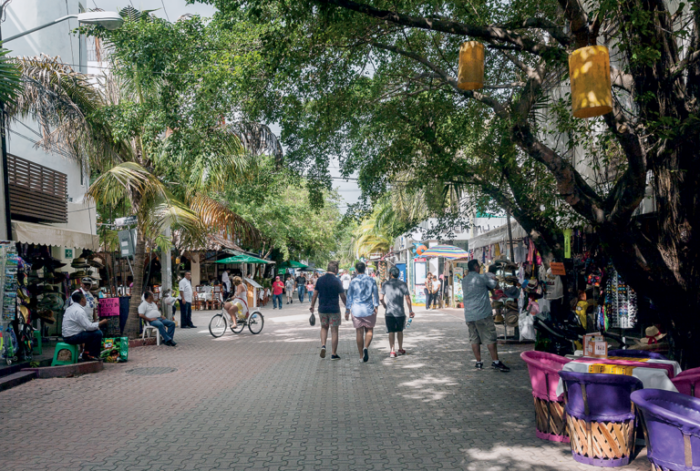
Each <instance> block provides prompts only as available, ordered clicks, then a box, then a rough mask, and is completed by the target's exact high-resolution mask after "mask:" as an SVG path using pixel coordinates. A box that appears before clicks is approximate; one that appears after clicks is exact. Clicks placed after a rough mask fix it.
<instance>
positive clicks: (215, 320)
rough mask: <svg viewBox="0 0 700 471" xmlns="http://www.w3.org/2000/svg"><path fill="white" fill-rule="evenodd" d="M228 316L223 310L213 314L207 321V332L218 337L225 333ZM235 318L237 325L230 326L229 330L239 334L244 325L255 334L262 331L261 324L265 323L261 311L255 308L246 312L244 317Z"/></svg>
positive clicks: (227, 326)
mask: <svg viewBox="0 0 700 471" xmlns="http://www.w3.org/2000/svg"><path fill="white" fill-rule="evenodd" d="M228 318H229V315H228V313H226V312H224V311H223V310H222V311H221V312H220V313H218V314H214V316H213V317H212V318H211V320H210V321H209V333H210V334H211V336H212V337H214V338H215V339H218V338H219V337H221V336H222V335H224V334H225V333H226V331H227V330H228V328H229V325H228V324H229V320H228ZM236 320H237V321H238V325H237V326H236V327H235V328H234V327H233V326H231V332H233V333H234V334H240V333H241V332H243V329H245V327H246V326H248V330H250V333H251V334H253V335H257V334H259V333H260V332H262V329H263V326H264V325H265V318H264V317H263V315H262V313H261V312H260V311H259V310H257V309H256V310H254V311H252V312H251V311H248V312H247V313H246V316H245V318H240V317H239V318H238V319H236Z"/></svg>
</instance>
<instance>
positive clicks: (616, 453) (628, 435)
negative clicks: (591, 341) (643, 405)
mask: <svg viewBox="0 0 700 471" xmlns="http://www.w3.org/2000/svg"><path fill="white" fill-rule="evenodd" d="M559 375H560V376H561V378H562V380H564V386H565V390H566V416H567V424H568V426H569V437H570V438H571V453H572V454H573V456H574V460H576V461H578V462H579V463H585V464H589V465H593V466H605V467H614V466H625V465H627V464H628V463H629V462H630V457H631V456H632V453H633V452H634V444H635V431H636V421H635V413H634V406H633V405H632V402H631V400H630V395H631V394H632V392H634V391H636V390H638V389H642V387H643V386H642V382H641V381H640V380H639V379H638V378H635V377H633V376H624V375H611V374H593V373H575V372H573V371H562V372H561V373H559Z"/></svg>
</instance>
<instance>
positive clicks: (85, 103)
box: [7, 55, 128, 168]
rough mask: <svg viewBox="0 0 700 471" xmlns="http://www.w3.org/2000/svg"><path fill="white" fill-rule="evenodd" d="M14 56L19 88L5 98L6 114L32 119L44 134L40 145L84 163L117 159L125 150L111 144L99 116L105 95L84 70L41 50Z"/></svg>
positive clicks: (107, 131)
mask: <svg viewBox="0 0 700 471" xmlns="http://www.w3.org/2000/svg"><path fill="white" fill-rule="evenodd" d="M14 60H15V63H16V64H17V66H18V67H19V70H20V71H21V82H22V90H21V93H20V94H19V95H18V96H17V98H16V99H15V100H14V101H13V102H11V103H8V106H7V113H8V117H9V118H10V119H13V118H14V119H17V118H27V117H29V118H32V119H34V120H35V121H36V122H37V123H38V124H39V127H40V131H41V135H42V137H41V139H40V140H39V142H38V143H37V145H38V146H40V147H42V148H44V149H46V150H48V151H51V152H58V153H60V154H63V155H67V156H70V157H72V158H74V159H76V160H78V161H81V162H82V163H83V164H84V167H85V168H86V167H87V164H90V163H95V162H97V161H101V162H104V161H107V162H116V161H119V160H120V159H121V158H120V154H122V153H124V152H128V149H126V148H124V147H123V146H121V145H120V144H115V142H114V139H113V137H112V134H111V131H110V128H109V126H108V125H107V124H106V123H103V122H101V121H100V120H99V118H97V113H96V112H97V111H98V110H99V109H100V108H101V107H102V106H104V99H103V96H102V94H101V93H100V91H99V90H98V89H97V88H96V87H94V86H93V85H92V84H91V83H90V82H89V78H88V77H87V76H86V75H83V74H80V73H78V72H75V71H74V70H73V69H72V68H71V67H70V66H68V65H66V64H64V63H62V62H61V61H60V60H59V59H58V58H50V57H48V56H45V55H42V56H40V57H19V58H16V59H14Z"/></svg>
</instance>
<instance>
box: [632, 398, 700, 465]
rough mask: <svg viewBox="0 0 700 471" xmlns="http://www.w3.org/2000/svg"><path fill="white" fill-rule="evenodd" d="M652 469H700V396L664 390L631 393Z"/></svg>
mask: <svg viewBox="0 0 700 471" xmlns="http://www.w3.org/2000/svg"><path fill="white" fill-rule="evenodd" d="M632 402H634V404H635V405H636V406H637V409H639V411H640V416H641V417H642V419H643V423H644V438H645V439H646V442H647V458H649V461H651V466H652V470H658V471H660V470H683V471H690V470H700V399H696V398H694V397H690V396H685V395H683V394H679V393H676V392H671V391H663V390H661V389H644V390H642V391H636V392H633V393H632Z"/></svg>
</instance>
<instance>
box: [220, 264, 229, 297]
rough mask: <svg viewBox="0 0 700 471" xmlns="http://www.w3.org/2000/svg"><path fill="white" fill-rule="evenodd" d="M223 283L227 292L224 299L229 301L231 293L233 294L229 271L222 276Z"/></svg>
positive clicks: (225, 271)
mask: <svg viewBox="0 0 700 471" xmlns="http://www.w3.org/2000/svg"><path fill="white" fill-rule="evenodd" d="M221 283H223V285H224V289H225V290H226V292H225V293H224V299H228V296H229V293H230V292H231V277H230V276H229V274H228V270H224V273H223V274H222V275H221Z"/></svg>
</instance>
